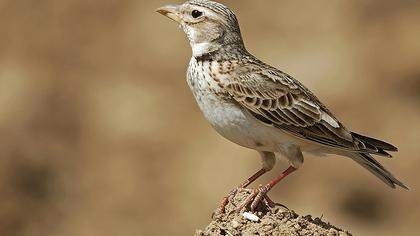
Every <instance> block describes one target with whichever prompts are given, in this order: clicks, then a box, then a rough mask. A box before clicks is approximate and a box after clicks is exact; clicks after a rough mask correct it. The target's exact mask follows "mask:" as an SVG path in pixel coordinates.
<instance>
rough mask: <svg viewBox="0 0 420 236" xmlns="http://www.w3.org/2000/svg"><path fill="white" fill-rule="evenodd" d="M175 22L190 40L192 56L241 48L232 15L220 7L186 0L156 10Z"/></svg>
mask: <svg viewBox="0 0 420 236" xmlns="http://www.w3.org/2000/svg"><path fill="white" fill-rule="evenodd" d="M156 11H157V12H159V13H160V14H162V15H164V16H167V17H168V18H170V19H172V20H174V21H176V22H178V23H179V24H180V26H181V27H182V29H183V30H184V32H185V34H186V35H187V37H188V40H189V41H190V44H191V47H192V50H193V56H201V55H203V54H206V53H211V52H215V51H217V50H220V49H224V50H226V48H232V49H244V46H243V41H242V36H241V32H240V29H239V24H238V21H237V19H236V16H235V14H234V13H233V12H232V11H231V10H230V9H229V8H227V7H226V6H224V5H223V4H220V3H217V2H213V1H208V0H190V1H187V2H185V3H184V4H181V5H175V4H171V5H165V6H162V7H160V8H158V9H157V10H156Z"/></svg>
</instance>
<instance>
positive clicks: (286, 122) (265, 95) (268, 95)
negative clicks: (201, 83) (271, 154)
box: [223, 62, 381, 154]
mask: <svg viewBox="0 0 420 236" xmlns="http://www.w3.org/2000/svg"><path fill="white" fill-rule="evenodd" d="M259 63H261V62H259ZM240 66H241V68H240V69H238V70H235V71H234V73H232V75H234V76H233V79H229V80H228V81H224V83H223V86H224V88H225V89H226V90H227V91H228V93H229V94H230V96H231V97H232V98H233V99H234V100H236V101H237V102H238V103H239V104H240V105H241V106H243V107H244V108H246V109H247V110H249V111H250V112H251V114H253V115H254V117H256V118H257V119H259V120H260V121H262V122H264V123H266V124H269V125H272V126H274V127H277V128H279V129H282V130H284V131H286V132H289V133H291V134H293V135H295V136H298V137H300V138H304V139H307V140H311V141H313V142H317V143H319V144H323V145H326V146H329V147H333V148H339V149H345V150H349V151H357V152H367V153H378V148H375V146H373V145H365V144H364V143H363V142H360V141H359V140H358V139H356V138H354V137H353V136H352V133H351V132H350V131H349V130H347V129H346V128H345V127H344V126H343V125H342V124H341V123H340V122H339V121H338V120H337V119H336V118H335V117H334V116H333V115H332V113H331V112H330V111H329V110H328V109H327V108H326V107H325V106H324V105H323V104H322V103H321V102H320V101H319V99H318V98H317V97H315V95H314V94H312V92H310V91H309V90H308V89H307V88H306V87H304V86H303V85H302V84H301V83H300V82H299V81H297V80H295V79H293V78H292V77H291V76H289V75H287V74H286V73H283V72H281V71H279V70H277V69H275V68H273V67H270V66H268V65H265V64H264V66H263V67H261V65H260V64H259V65H256V64H252V63H248V64H247V65H240ZM379 154H381V152H379Z"/></svg>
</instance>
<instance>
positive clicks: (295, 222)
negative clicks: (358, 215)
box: [195, 192, 352, 236]
mask: <svg viewBox="0 0 420 236" xmlns="http://www.w3.org/2000/svg"><path fill="white" fill-rule="evenodd" d="M247 196H248V194H247V193H245V192H242V193H238V194H236V196H235V197H233V199H232V198H231V199H230V202H229V204H228V205H227V206H226V212H227V213H223V214H219V215H217V216H215V217H213V218H214V219H213V221H212V222H210V224H209V225H208V226H207V227H206V228H205V229H204V230H197V232H196V233H195V236H215V235H228V236H236V235H238V236H239V235H242V236H257V235H258V236H263V235H278V236H280V235H305V236H309V235H311V236H321V235H325V236H347V235H352V234H350V233H349V232H348V231H345V230H342V229H340V228H338V227H336V226H334V225H331V224H330V223H326V222H324V221H323V220H322V219H320V218H318V217H317V218H314V219H313V218H312V216H310V215H307V216H299V215H298V214H296V213H295V212H294V211H292V210H289V209H287V208H285V207H284V206H276V207H274V208H270V207H268V206H266V205H265V204H260V205H259V206H258V207H257V210H256V211H255V212H253V214H254V215H256V216H258V217H259V220H258V221H257V222H254V221H251V220H248V219H245V217H244V216H243V215H242V214H243V212H241V213H237V212H235V208H236V207H235V206H236V205H239V204H240V202H242V200H243V199H245V198H246V197H247Z"/></svg>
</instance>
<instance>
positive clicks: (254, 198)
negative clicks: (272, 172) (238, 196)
mask: <svg viewBox="0 0 420 236" xmlns="http://www.w3.org/2000/svg"><path fill="white" fill-rule="evenodd" d="M295 170H296V168H294V167H293V166H289V168H287V170H285V171H284V172H283V173H281V174H280V175H279V176H277V177H276V178H274V179H272V180H271V181H270V182H269V183H268V184H267V185H265V186H264V187H261V186H260V187H259V188H257V189H255V190H254V192H252V193H251V195H250V196H249V197H247V198H246V199H245V200H244V201H243V202H242V203H241V205H239V207H238V209H237V210H238V211H240V210H241V209H242V208H244V207H246V206H248V205H249V204H251V211H254V210H255V208H256V207H257V205H258V203H260V202H261V200H263V199H264V198H265V196H266V194H267V193H268V191H270V190H271V189H272V188H273V187H274V186H275V185H276V184H278V183H279V182H280V181H281V180H282V179H284V178H285V177H286V176H288V175H289V174H291V173H292V172H294V171H295Z"/></svg>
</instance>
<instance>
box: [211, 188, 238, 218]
mask: <svg viewBox="0 0 420 236" xmlns="http://www.w3.org/2000/svg"><path fill="white" fill-rule="evenodd" d="M241 189H242V188H239V187H238V188H235V189H233V190H232V191H230V192H229V194H228V195H227V196H226V197H224V198H223V199H222V201H221V202H220V205H219V207H217V209H216V210H215V211H214V212H213V214H212V218H213V219H216V218H218V217H219V216H220V215H222V214H223V213H225V208H226V206H227V204H228V203H229V201H230V200H229V199H231V198H233V197H235V195H236V193H237V192H238V191H240V190H241Z"/></svg>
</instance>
